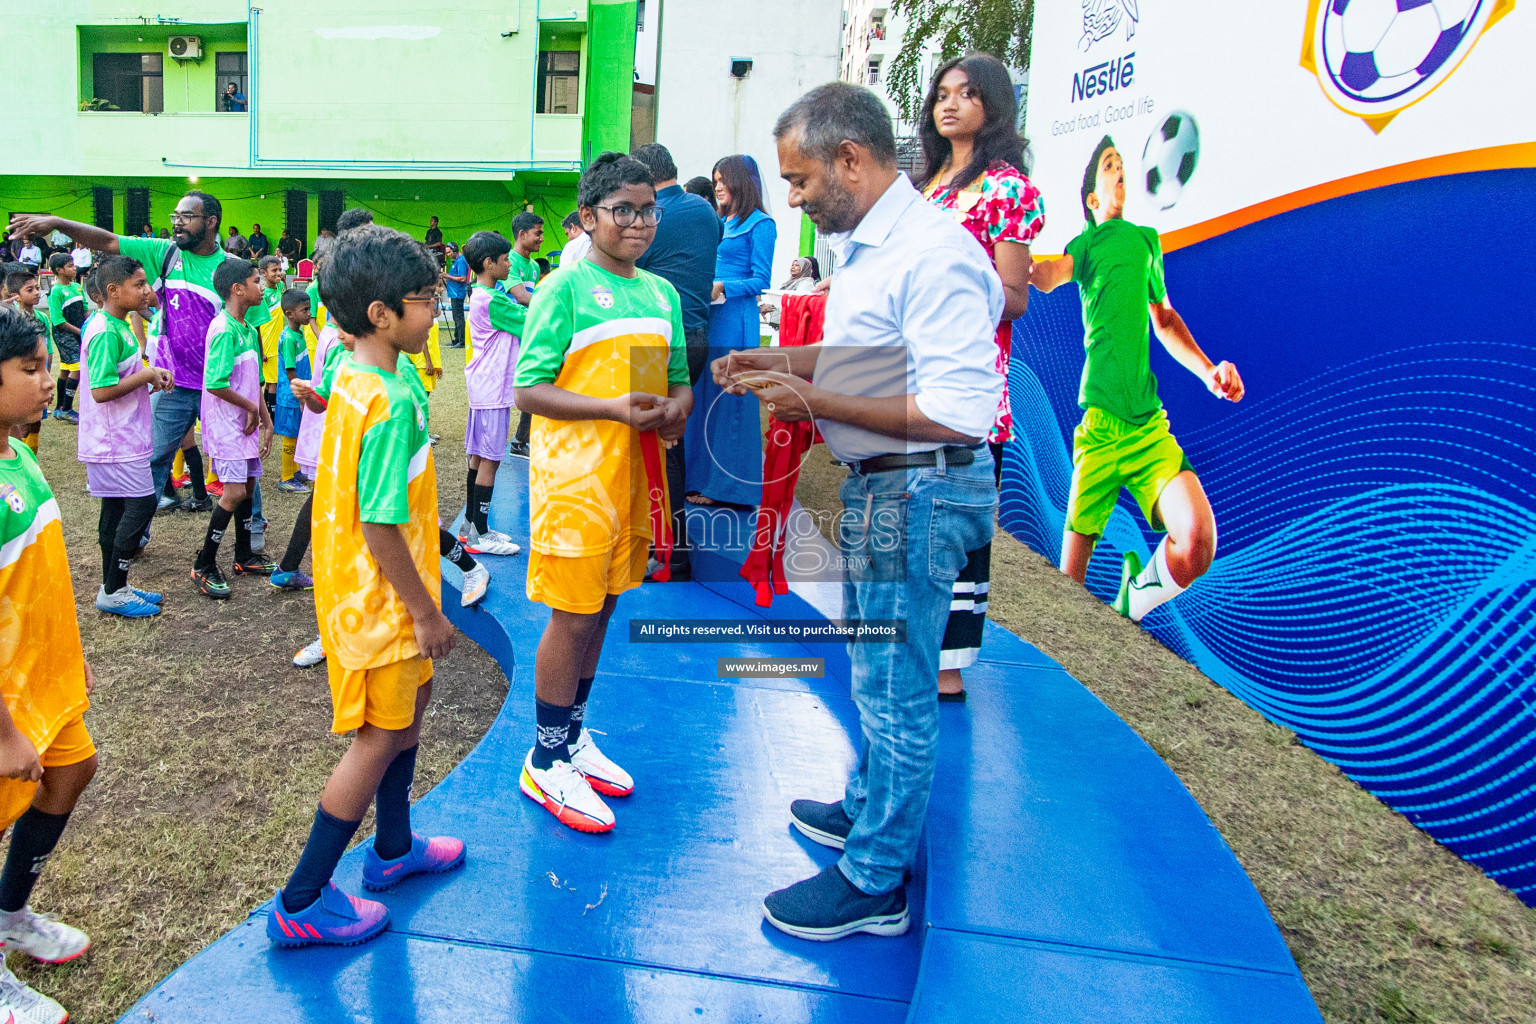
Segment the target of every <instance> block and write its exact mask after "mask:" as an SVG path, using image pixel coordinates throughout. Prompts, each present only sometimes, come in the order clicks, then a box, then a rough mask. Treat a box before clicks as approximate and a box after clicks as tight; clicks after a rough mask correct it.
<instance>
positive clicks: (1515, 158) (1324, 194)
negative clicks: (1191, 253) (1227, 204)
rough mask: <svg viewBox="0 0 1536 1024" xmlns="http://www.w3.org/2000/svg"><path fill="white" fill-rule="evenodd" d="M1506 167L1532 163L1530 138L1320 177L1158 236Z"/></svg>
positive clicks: (1181, 243)
mask: <svg viewBox="0 0 1536 1024" xmlns="http://www.w3.org/2000/svg"><path fill="white" fill-rule="evenodd" d="M1511 167H1536V142H1516V143H1511V144H1510V145H1507V146H1490V147H1488V148H1487V149H1472V150H1467V151H1466V152H1464V153H1448V154H1446V155H1444V156H1433V157H1427V158H1426V159H1423V160H1413V161H1410V162H1409V163H1406V164H1397V165H1395V166H1392V167H1381V168H1378V169H1376V170H1374V171H1366V172H1364V173H1363V174H1354V175H1351V176H1349V177H1347V178H1340V179H1338V180H1337V181H1326V182H1323V183H1322V184H1321V185H1313V186H1312V187H1311V188H1304V189H1301V190H1300V191H1297V192H1291V193H1288V194H1286V195H1283V196H1277V197H1275V198H1274V199H1267V200H1265V201H1264V202H1262V203H1255V204H1254V205H1253V206H1249V207H1245V208H1243V209H1241V210H1234V211H1233V212H1231V213H1228V214H1223V215H1222V216H1220V217H1213V218H1212V219H1210V220H1207V221H1202V222H1201V223H1199V224H1191V225H1190V226H1189V227H1187V228H1179V229H1178V230H1177V231H1169V232H1167V233H1166V234H1163V235H1162V236H1161V238H1162V243H1163V251H1164V252H1172V251H1173V250H1175V249H1182V248H1184V247H1186V246H1190V245H1194V244H1195V243H1197V242H1203V241H1205V240H1206V239H1208V238H1215V237H1216V236H1217V235H1224V234H1226V233H1227V232H1229V231H1236V230H1237V229H1238V228H1241V227H1247V226H1248V225H1249V224H1254V223H1257V222H1258V221H1261V220H1265V219H1267V218H1269V217H1274V216H1277V215H1279V214H1282V213H1289V212H1290V211H1292V210H1299V209H1301V208H1302V207H1304V206H1312V205H1313V204H1315V203H1322V202H1326V201H1327V200H1329V199H1337V198H1339V197H1340V196H1348V195H1354V194H1355V193H1357V192H1366V191H1369V190H1370V189H1373V188H1383V187H1385V186H1387V185H1400V184H1402V183H1403V182H1408V181H1422V180H1424V179H1425V178H1438V177H1443V176H1445V175H1449V174H1467V173H1469V172H1472V171H1496V170H1505V169H1508V168H1511Z"/></svg>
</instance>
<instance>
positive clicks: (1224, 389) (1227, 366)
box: [1205, 360, 1244, 402]
mask: <svg viewBox="0 0 1536 1024" xmlns="http://www.w3.org/2000/svg"><path fill="white" fill-rule="evenodd" d="M1205 386H1206V387H1207V388H1209V389H1210V391H1211V394H1213V395H1215V396H1216V397H1217V398H1225V399H1226V400H1227V401H1229V402H1241V401H1242V400H1243V393H1244V389H1243V378H1242V377H1240V376H1238V373H1237V367H1235V366H1233V365H1232V364H1231V363H1229V362H1227V361H1225V360H1223V361H1221V362H1219V363H1217V364H1216V365H1215V366H1213V367H1211V369H1210V371H1209V372H1208V373H1207V374H1206V376H1205Z"/></svg>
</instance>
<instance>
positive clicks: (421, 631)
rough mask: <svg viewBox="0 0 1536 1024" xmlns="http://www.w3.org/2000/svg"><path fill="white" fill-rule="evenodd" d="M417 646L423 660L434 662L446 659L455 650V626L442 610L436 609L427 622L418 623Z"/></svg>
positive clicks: (419, 621) (419, 620)
mask: <svg viewBox="0 0 1536 1024" xmlns="http://www.w3.org/2000/svg"><path fill="white" fill-rule="evenodd" d="M416 646H417V647H419V648H421V656H422V657H423V658H431V659H433V660H436V659H438V658H446V657H448V652H449V651H451V650H453V624H452V623H450V622H449V621H448V616H446V615H444V614H443V611H442V609H441V608H434V609H433V610H432V614H431V615H430V616H428V617H427V618H426V619H425V620H421V619H418V620H417V621H416Z"/></svg>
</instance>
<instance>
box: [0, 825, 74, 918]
mask: <svg viewBox="0 0 1536 1024" xmlns="http://www.w3.org/2000/svg"><path fill="white" fill-rule="evenodd" d="M68 822H69V815H68V814H46V813H44V812H42V811H40V810H38V809H37V808H36V807H28V808H27V813H25V814H23V815H22V816H21V817H20V818H18V819H16V828H15V830H14V831H13V832H12V833H11V852H10V853H9V854H8V855H7V856H6V858H5V872H4V873H3V874H0V910H4V911H7V912H9V913H15V912H16V911H18V910H20V909H21V908H22V907H24V906H26V905H27V900H28V899H30V898H31V897H32V887H33V886H34V885H36V884H37V876H38V875H39V874H40V873H41V872H42V870H43V865H44V864H45V863H47V861H48V857H49V855H50V854H52V853H53V848H54V847H55V846H57V845H59V837H60V836H61V835H63V834H64V826H65V825H66V824H68Z"/></svg>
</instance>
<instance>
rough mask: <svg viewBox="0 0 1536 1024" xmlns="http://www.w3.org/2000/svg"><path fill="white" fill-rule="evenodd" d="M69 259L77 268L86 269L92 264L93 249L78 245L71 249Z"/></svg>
mask: <svg viewBox="0 0 1536 1024" xmlns="http://www.w3.org/2000/svg"><path fill="white" fill-rule="evenodd" d="M69 261H70V262H71V263H73V264H74V265H75V269H76V270H85V269H86V268H87V267H89V266H90V265H91V250H89V249H87V248H86V247H85V246H83V245H77V246H75V247H74V248H73V249H71V250H70V252H69Z"/></svg>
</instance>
